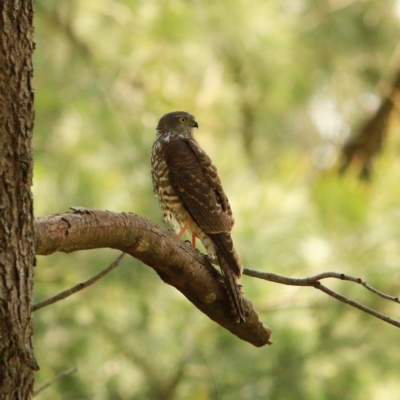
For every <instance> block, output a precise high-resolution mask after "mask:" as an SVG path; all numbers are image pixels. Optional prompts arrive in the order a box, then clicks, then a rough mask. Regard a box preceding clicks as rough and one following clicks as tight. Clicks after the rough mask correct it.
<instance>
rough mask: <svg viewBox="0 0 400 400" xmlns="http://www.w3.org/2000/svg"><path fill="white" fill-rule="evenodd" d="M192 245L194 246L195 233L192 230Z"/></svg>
mask: <svg viewBox="0 0 400 400" xmlns="http://www.w3.org/2000/svg"><path fill="white" fill-rule="evenodd" d="M192 247H193V248H194V249H195V248H196V234H195V233H194V232H192Z"/></svg>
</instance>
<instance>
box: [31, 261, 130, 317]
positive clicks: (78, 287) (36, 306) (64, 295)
mask: <svg viewBox="0 0 400 400" xmlns="http://www.w3.org/2000/svg"><path fill="white" fill-rule="evenodd" d="M124 255H125V253H121V254H120V255H119V256H118V258H117V259H116V260H115V261H114V262H113V263H111V264H110V265H109V266H108V267H107V268H105V269H103V271H101V272H99V273H98V274H97V275H95V276H93V277H92V278H90V279H88V280H87V281H85V282H81V283H78V284H77V285H75V286H73V287H72V288H69V289H67V290H64V291H62V292H61V293H58V294H56V295H55V296H53V297H50V298H49V299H47V300H44V301H41V302H40V303H36V304H34V305H33V307H32V311H36V310H39V309H40V308H43V307H46V306H49V305H50V304H54V303H56V302H57V301H60V300H64V299H65V298H67V297H69V296H72V295H73V294H74V293H77V292H80V291H81V290H83V289H85V288H87V287H88V286H90V285H93V284H94V283H96V282H97V281H98V280H99V279H101V278H102V277H103V276H105V275H107V274H108V273H109V272H110V271H112V270H113V269H114V268H116V267H118V265H119V263H120V261H121V260H122V258H123V257H124Z"/></svg>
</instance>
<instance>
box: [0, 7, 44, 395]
mask: <svg viewBox="0 0 400 400" xmlns="http://www.w3.org/2000/svg"><path fill="white" fill-rule="evenodd" d="M32 21H33V9H32V0H19V1H18V0H0V399H30V398H31V397H32V392H33V371H34V370H36V369H38V367H37V364H36V361H35V358H34V355H33V348H32V333H33V330H32V318H31V300H32V284H33V268H32V266H33V261H34V248H33V234H34V232H33V206H32V194H31V185H32V166H33V162H32V149H31V139H32V129H33V119H34V113H33V93H32V89H31V76H32V52H33V26H32Z"/></svg>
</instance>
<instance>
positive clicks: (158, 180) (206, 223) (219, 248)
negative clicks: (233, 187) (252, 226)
mask: <svg viewBox="0 0 400 400" xmlns="http://www.w3.org/2000/svg"><path fill="white" fill-rule="evenodd" d="M193 128H198V124H197V122H196V120H195V118H194V116H193V115H191V114H189V113H187V112H185V111H175V112H171V113H168V114H165V115H164V116H163V117H162V118H161V119H160V121H159V123H158V125H157V136H156V140H155V142H154V144H153V147H152V154H151V167H152V178H153V187H154V192H155V194H156V196H157V198H158V200H159V202H160V207H161V209H162V211H163V213H164V222H170V223H172V225H173V226H174V228H175V231H176V232H177V233H178V232H179V234H178V236H181V235H182V234H183V232H184V231H185V230H187V229H188V230H189V231H190V232H191V233H192V245H193V247H194V246H195V239H196V237H198V238H199V239H200V240H201V242H202V243H203V245H204V247H205V248H206V250H207V253H208V255H209V256H210V258H211V260H212V261H213V262H214V263H217V264H219V266H220V268H221V272H222V275H223V277H224V281H225V286H226V288H227V291H228V295H229V298H230V301H231V303H232V312H233V314H234V316H235V319H236V321H237V322H244V321H245V312H244V308H243V303H242V297H241V293H240V286H239V284H238V282H237V280H238V279H239V278H240V277H241V275H242V271H243V266H242V264H241V262H240V258H239V256H238V254H237V252H236V250H235V248H234V245H233V242H232V238H231V230H232V226H233V224H234V222H235V221H234V218H233V216H232V210H231V207H230V205H229V201H228V198H227V197H226V194H225V192H224V190H223V188H222V184H221V180H220V179H219V176H218V172H217V168H216V167H215V166H214V165H213V163H212V161H211V159H210V157H209V156H208V155H207V154H206V153H205V152H204V150H202V148H201V147H200V145H199V144H198V142H197V141H196V140H195V138H194V137H193Z"/></svg>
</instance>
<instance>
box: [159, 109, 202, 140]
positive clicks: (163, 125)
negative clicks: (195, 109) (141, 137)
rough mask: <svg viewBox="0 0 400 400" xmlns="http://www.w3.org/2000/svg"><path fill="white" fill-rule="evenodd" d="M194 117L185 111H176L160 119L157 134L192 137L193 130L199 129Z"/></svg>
mask: <svg viewBox="0 0 400 400" xmlns="http://www.w3.org/2000/svg"><path fill="white" fill-rule="evenodd" d="M198 127H199V125H198V123H197V122H196V120H195V118H194V116H193V115H192V114H189V113H187V112H185V111H174V112H170V113H168V114H165V115H164V116H162V117H161V118H160V121H159V122H158V125H157V132H158V134H159V135H162V136H164V135H165V136H170V135H174V136H175V135H176V136H184V137H191V136H192V134H193V128H198Z"/></svg>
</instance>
